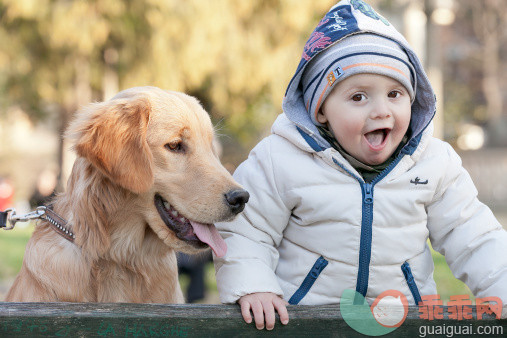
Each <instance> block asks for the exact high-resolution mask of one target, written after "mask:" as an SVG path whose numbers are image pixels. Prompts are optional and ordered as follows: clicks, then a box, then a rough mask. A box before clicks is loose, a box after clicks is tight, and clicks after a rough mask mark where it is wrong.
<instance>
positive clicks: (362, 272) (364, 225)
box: [354, 182, 373, 303]
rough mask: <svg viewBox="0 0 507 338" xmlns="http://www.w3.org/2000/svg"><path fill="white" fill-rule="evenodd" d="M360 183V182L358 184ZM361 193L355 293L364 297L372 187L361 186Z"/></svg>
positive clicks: (369, 239) (368, 251) (371, 220)
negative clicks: (361, 213)
mask: <svg viewBox="0 0 507 338" xmlns="http://www.w3.org/2000/svg"><path fill="white" fill-rule="evenodd" d="M360 183H361V182H360ZM361 188H362V192H363V206H362V210H363V216H362V220H361V238H360V241H359V268H358V273H357V282H356V291H357V292H358V293H360V294H361V295H363V297H365V296H366V292H367V291H368V277H369V275H370V269H369V267H370V259H371V234H372V224H373V185H372V184H371V183H364V184H361ZM354 303H355V302H354Z"/></svg>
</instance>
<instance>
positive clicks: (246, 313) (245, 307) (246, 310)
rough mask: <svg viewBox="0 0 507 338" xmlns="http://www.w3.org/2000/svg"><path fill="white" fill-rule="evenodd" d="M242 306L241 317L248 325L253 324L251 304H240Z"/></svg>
mask: <svg viewBox="0 0 507 338" xmlns="http://www.w3.org/2000/svg"><path fill="white" fill-rule="evenodd" d="M239 305H240V306H241V315H242V316H243V319H244V320H245V322H246V323H247V324H250V323H251V322H252V315H251V314H250V303H249V302H247V301H242V302H239Z"/></svg>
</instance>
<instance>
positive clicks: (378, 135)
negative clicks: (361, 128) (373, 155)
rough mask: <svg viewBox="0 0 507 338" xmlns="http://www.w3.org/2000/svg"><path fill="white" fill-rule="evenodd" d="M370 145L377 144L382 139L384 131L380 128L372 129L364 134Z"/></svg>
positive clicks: (379, 143)
mask: <svg viewBox="0 0 507 338" xmlns="http://www.w3.org/2000/svg"><path fill="white" fill-rule="evenodd" d="M364 136H365V137H366V139H367V140H368V143H370V144H371V145H372V146H374V147H375V146H379V145H381V144H382V141H383V140H384V132H383V131H382V130H374V131H372V132H369V133H367V134H365V135H364Z"/></svg>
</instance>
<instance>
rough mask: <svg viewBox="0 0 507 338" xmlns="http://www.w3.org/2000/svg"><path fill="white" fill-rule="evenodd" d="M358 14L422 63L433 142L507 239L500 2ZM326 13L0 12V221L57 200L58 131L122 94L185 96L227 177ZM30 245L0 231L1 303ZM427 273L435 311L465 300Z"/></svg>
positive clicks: (59, 3) (293, 3)
mask: <svg viewBox="0 0 507 338" xmlns="http://www.w3.org/2000/svg"><path fill="white" fill-rule="evenodd" d="M367 2H368V3H370V4H371V5H372V6H373V7H374V8H375V9H377V10H378V12H379V13H380V14H382V15H384V16H385V17H387V18H388V19H389V20H390V21H391V23H392V24H393V25H394V26H396V28H397V29H398V30H399V31H401V32H402V33H403V34H404V35H405V37H406V38H407V40H408V41H409V43H410V44H411V45H412V46H413V47H414V49H415V51H416V52H417V53H418V55H419V56H420V58H421V60H422V61H423V63H424V66H425V69H426V70H427V73H428V76H429V78H430V81H431V82H432V85H433V86H434V89H435V92H436V94H437V99H438V107H437V109H438V111H437V115H436V119H435V127H436V128H435V134H436V136H438V137H441V138H443V139H444V140H446V141H448V142H450V143H451V144H452V145H453V146H454V147H455V148H456V149H457V151H458V152H459V153H460V155H461V156H462V159H463V165H464V166H465V168H466V169H467V170H468V171H469V172H470V175H471V176H472V178H473V179H474V182H475V183H476V185H477V188H478V191H479V198H480V199H481V200H482V201H483V202H485V203H487V204H488V205H490V206H491V207H492V209H493V211H494V212H495V214H496V215H497V216H498V218H499V219H500V221H501V223H502V224H503V225H504V227H505V226H507V175H505V173H506V172H507V151H506V150H507V109H506V108H505V107H506V102H507V68H506V67H507V62H506V60H507V27H506V26H507V17H506V13H507V1H505V0H480V1H477V0H459V1H458V0H371V1H367ZM335 3H336V1H334V0H244V1H243V0H185V1H182V0H107V1H102V0H73V1H68V0H0V202H1V199H2V198H4V203H3V204H2V205H0V209H2V208H4V207H5V206H6V205H11V206H15V207H16V209H17V210H18V213H23V212H26V211H29V210H30V204H29V200H30V197H31V196H33V194H34V192H35V191H41V190H46V191H47V190H49V191H52V190H53V189H54V188H55V187H56V190H57V191H62V190H64V189H65V184H66V179H67V177H68V174H69V172H70V168H71V166H72V163H73V160H74V155H73V153H72V152H71V151H70V150H69V145H68V144H67V143H66V141H65V140H64V139H63V138H62V137H61V135H62V133H63V130H64V129H65V127H66V126H67V124H68V122H69V120H70V119H71V118H72V116H73V114H74V113H75V112H76V110H78V109H79V108H80V107H82V106H83V105H86V104H88V103H90V102H93V101H102V100H106V99H109V98H111V97H112V96H113V95H114V94H115V93H117V92H118V91H120V90H122V89H126V88H129V87H133V86H143V85H152V86H158V87H161V88H163V89H168V90H177V91H183V92H186V93H188V94H191V95H194V96H196V97H197V98H198V99H199V100H200V101H201V103H202V104H203V106H204V107H205V109H206V110H207V111H208V112H209V114H210V117H211V119H212V121H213V122H214V124H215V126H216V129H217V133H218V135H219V140H220V143H221V144H222V148H223V149H222V150H223V151H222V162H223V163H224V165H225V166H226V167H227V168H228V169H229V170H230V171H233V170H234V168H235V167H236V166H237V165H238V164H239V163H240V162H241V161H243V160H244V159H245V158H246V156H247V155H248V152H249V150H250V149H251V148H252V147H253V146H254V145H255V144H256V143H257V142H258V141H259V139H260V138H262V137H264V136H265V135H267V134H269V129H270V126H271V124H272V122H273V121H274V120H275V118H276V116H277V115H278V114H280V113H281V112H282V111H281V102H282V98H283V95H284V92H285V89H286V86H287V84H288V82H289V81H290V78H291V76H292V74H293V72H294V71H295V69H296V67H297V64H298V62H299V58H300V56H301V52H302V48H303V46H304V44H305V42H306V40H307V38H308V36H309V35H310V33H311V31H312V30H313V28H314V27H315V25H316V24H317V23H318V21H319V20H320V18H321V17H322V16H323V15H324V13H325V12H326V11H327V10H328V9H329V8H330V7H331V6H332V5H333V4H335ZM2 184H4V188H5V186H6V185H8V186H9V187H10V189H11V190H10V192H9V189H4V190H2ZM6 191H7V193H6ZM2 194H3V195H4V197H2ZM5 196H7V197H5ZM30 231H31V230H30V227H27V228H25V229H16V230H15V231H11V232H6V231H0V299H2V297H3V293H5V289H6V288H7V287H8V286H9V285H10V283H11V282H12V278H13V276H14V275H15V274H16V273H17V271H18V270H19V267H20V263H21V260H22V255H23V251H24V245H25V243H26V241H27V238H28V237H29V235H30ZM434 260H435V265H436V271H435V279H436V280H437V285H438V288H439V289H438V291H439V293H440V294H441V295H442V296H443V298H444V299H447V298H448V295H451V294H463V293H467V292H468V290H467V289H466V287H465V286H464V285H463V284H462V283H461V282H459V281H457V280H456V279H454V278H453V277H452V275H451V274H450V272H449V270H448V267H447V264H446V263H445V259H444V258H443V257H442V256H440V255H438V254H435V256H434ZM206 276H207V286H208V289H209V293H208V294H209V295H210V296H209V297H208V298H206V299H205V300H204V301H205V302H217V301H218V298H217V297H216V286H215V285H214V273H213V268H212V266H211V265H210V264H208V265H207V270H206ZM185 278H186V277H183V280H182V282H183V284H186V283H188V281H186V280H185Z"/></svg>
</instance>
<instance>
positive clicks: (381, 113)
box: [370, 99, 391, 119]
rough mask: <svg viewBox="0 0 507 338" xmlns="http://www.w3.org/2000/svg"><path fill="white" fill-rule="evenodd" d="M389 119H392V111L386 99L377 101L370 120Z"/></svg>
mask: <svg viewBox="0 0 507 338" xmlns="http://www.w3.org/2000/svg"><path fill="white" fill-rule="evenodd" d="M388 117H391V110H390V109H389V105H388V102H387V100H385V99H377V100H375V101H374V103H373V106H372V109H371V112H370V118H371V119H385V118H388Z"/></svg>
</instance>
